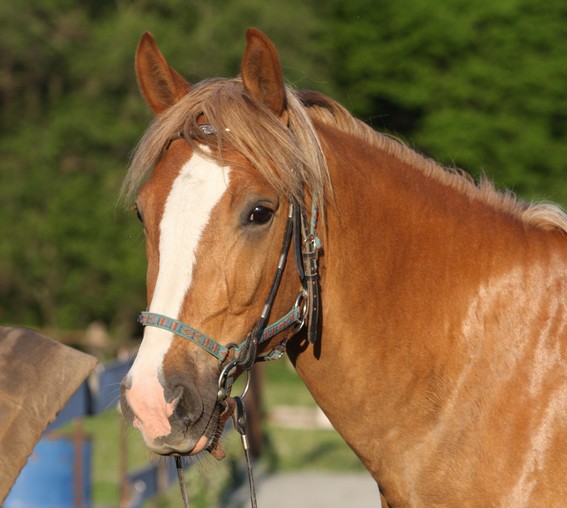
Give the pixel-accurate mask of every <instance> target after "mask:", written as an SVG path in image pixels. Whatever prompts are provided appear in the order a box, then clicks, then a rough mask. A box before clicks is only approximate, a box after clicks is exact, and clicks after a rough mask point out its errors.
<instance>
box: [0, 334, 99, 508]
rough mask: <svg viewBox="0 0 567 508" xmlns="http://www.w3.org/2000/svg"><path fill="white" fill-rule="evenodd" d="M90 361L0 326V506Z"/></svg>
mask: <svg viewBox="0 0 567 508" xmlns="http://www.w3.org/2000/svg"><path fill="white" fill-rule="evenodd" d="M95 365H96V359H95V358H94V357H93V356H91V355H87V354H85V353H81V352H80V351H77V350H76V349H73V348H70V347H68V346H65V345H63V344H60V343H59V342H56V341H54V340H53V339H50V338H49V337H45V336H43V335H40V334H38V333H36V332H34V331H32V330H29V329H26V328H7V327H1V326H0V506H1V505H2V503H3V501H4V499H5V498H6V496H7V495H8V492H9V491H10V488H11V487H12V485H13V483H14V482H15V481H16V478H17V477H18V474H19V473H20V471H21V469H22V468H23V467H24V465H25V464H26V461H27V458H28V457H29V456H30V455H31V453H32V451H33V448H34V447H35V445H36V443H37V442H38V441H39V439H40V437H41V435H42V433H43V431H44V430H45V428H46V427H47V426H48V425H49V424H50V423H51V422H52V421H53V420H55V417H56V415H57V413H58V412H59V411H60V410H61V409H62V408H63V406H64V405H65V403H66V402H67V400H69V398H70V397H71V395H73V393H74V392H75V391H76V390H77V388H78V387H79V386H80V384H81V383H82V382H83V381H84V380H85V378H86V377H87V376H88V375H89V373H90V372H91V370H92V369H93V368H94V366H95Z"/></svg>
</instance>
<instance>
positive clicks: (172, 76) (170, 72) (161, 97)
mask: <svg viewBox="0 0 567 508" xmlns="http://www.w3.org/2000/svg"><path fill="white" fill-rule="evenodd" d="M136 77H137V78H138V86H139V87H140V91H141V92H142V95H143V96H144V99H145V100H146V102H147V103H148V105H149V106H150V108H152V111H153V112H154V113H155V114H156V115H159V114H160V113H162V112H163V111H165V110H166V109H167V108H169V107H170V106H172V105H173V104H175V103H176V102H177V101H178V100H179V99H181V97H183V96H184V95H186V94H187V92H189V90H190V89H191V85H190V84H189V83H187V81H185V79H184V78H183V76H181V74H179V73H178V72H177V71H176V70H175V69H173V68H172V67H170V66H169V64H168V63H167V61H166V59H165V57H164V56H163V54H162V52H161V51H160V50H159V48H158V46H157V44H156V41H155V39H154V37H153V35H152V34H151V33H149V32H146V33H145V34H144V35H142V38H141V39H140V42H139V43H138V48H137V49H136Z"/></svg>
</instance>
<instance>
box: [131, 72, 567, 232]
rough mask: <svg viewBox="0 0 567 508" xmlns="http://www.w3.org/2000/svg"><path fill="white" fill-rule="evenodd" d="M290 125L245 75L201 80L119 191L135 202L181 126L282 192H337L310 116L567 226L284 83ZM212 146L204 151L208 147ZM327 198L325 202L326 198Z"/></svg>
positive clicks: (138, 156)
mask: <svg viewBox="0 0 567 508" xmlns="http://www.w3.org/2000/svg"><path fill="white" fill-rule="evenodd" d="M287 111H288V115H289V128H288V127H286V126H285V125H284V124H283V123H282V122H281V120H280V119H278V118H276V117H275V116H274V115H272V114H271V113H270V112H269V111H267V110H266V109H265V108H263V107H262V106H261V105H260V104H259V103H257V102H256V101H254V100H253V99H251V98H250V97H249V96H248V95H247V94H246V91H245V90H244V87H243V86H242V81H241V80H240V78H235V79H215V80H208V81H204V82H202V83H200V84H198V85H195V87H194V88H193V89H192V91H191V92H190V93H189V94H187V95H186V96H185V97H184V98H182V99H181V100H180V101H178V102H177V103H176V104H175V105H173V106H172V107H171V108H169V109H168V110H167V111H165V112H164V113H163V114H162V115H160V116H159V117H157V118H156V119H154V121H153V122H152V124H151V125H150V127H149V128H148V129H147V131H146V132H145V134H144V136H143V137H142V139H141V140H140V142H139V143H138V146H137V147H136V150H135V151H134V153H133V157H132V160H131V163H130V166H129V169H128V172H127V174H126V177H125V179H124V183H123V187H122V195H123V197H125V199H127V200H130V201H131V200H133V199H134V198H135V196H136V194H137V193H138V190H139V188H140V186H141V185H142V183H143V182H144V181H145V179H146V178H147V177H148V176H149V175H150V174H151V172H152V171H153V170H154V168H155V166H156V164H157V163H158V161H159V159H160V158H161V156H162V155H163V151H164V149H165V148H166V147H167V145H168V143H169V141H170V140H171V138H172V136H174V135H175V134H176V133H177V132H180V131H181V132H183V133H184V136H185V138H186V139H187V140H188V141H189V142H190V143H191V144H192V145H193V148H194V149H195V150H201V151H203V150H202V147H203V146H208V147H209V148H210V149H211V152H212V153H213V154H214V156H215V157H217V158H218V159H219V161H220V162H221V163H222V154H223V149H226V150H234V151H236V152H237V153H240V154H242V155H243V156H244V157H245V158H246V159H248V161H249V162H250V163H251V164H252V166H253V167H255V168H256V169H257V170H258V171H259V173H260V174H261V176H262V177H264V178H265V179H266V180H267V181H268V182H269V183H270V184H271V185H272V187H273V188H274V189H275V190H276V192H278V194H280V195H282V196H291V197H292V198H293V199H294V200H296V201H297V202H298V203H303V200H304V193H305V191H306V190H307V191H308V192H309V193H311V194H313V195H318V196H327V198H329V197H331V196H332V188H331V182H330V177H329V171H328V168H327V164H326V160H325V156H324V154H323V151H322V148H321V145H320V142H319V139H318V136H317V132H316V129H315V127H314V124H313V121H319V122H323V123H327V124H329V125H332V126H334V127H336V128H338V129H339V130H341V131H343V132H345V133H348V134H350V135H353V136H355V137H357V138H358V139H360V140H361V141H363V142H366V143H369V144H372V145H374V146H376V147H378V148H379V149H381V150H384V151H386V152H387V153H389V154H391V155H392V156H394V157H396V158H398V159H399V160H400V161H402V162H404V163H407V164H409V165H411V166H413V167H415V168H417V169H418V170H420V171H422V172H424V173H425V174H426V175H428V176H429V177H431V178H435V179H437V180H438V181H440V182H442V183H443V184H445V185H448V186H450V187H453V188H455V189H456V190H458V191H459V192H463V193H465V194H466V195H468V196H470V197H471V198H472V199H477V200H480V201H482V202H484V203H486V204H487V205H489V206H491V207H494V208H496V209H498V210H500V211H502V212H503V213H507V214H510V215H513V216H515V217H517V218H518V219H519V220H522V221H524V222H525V223H527V224H531V225H534V226H536V227H538V228H541V229H546V230H550V229H560V230H562V231H563V232H567V214H566V213H565V212H563V211H562V210H561V208H560V207H559V206H557V205H554V204H550V203H531V204H528V203H525V202H524V201H521V200H520V199H518V198H517V197H516V196H515V195H514V194H512V193H510V192H498V191H497V190H496V189H495V188H494V185H493V184H492V183H491V182H490V181H488V180H486V179H483V180H481V181H480V182H479V183H476V182H475V181H474V180H473V179H472V178H471V177H470V176H469V175H468V174H466V173H464V172H462V171H459V170H456V169H453V168H445V167H443V166H441V165H439V164H438V163H436V162H435V161H433V160H431V159H428V158H426V157H423V156H422V155H420V154H419V153H417V152H415V151H414V150H412V149H411V148H409V147H408V146H406V145H404V144H403V143H400V142H399V141H397V140H395V139H393V138H391V137H389V136H386V135H384V134H381V133H379V132H377V131H375V130H373V129H372V128H371V127H369V126H368V125H366V124H365V123H364V122H362V121H360V120H358V119H356V118H355V117H353V116H352V115H351V114H350V113H349V112H348V111H347V110H346V109H345V108H344V107H343V106H341V105H340V104H338V103H337V102H335V101H333V100H332V99H330V98H329V97H326V96H324V95H322V94H319V93H316V92H300V91H295V90H293V89H291V88H288V89H287ZM202 118H206V121H207V123H208V124H210V125H211V127H212V128H213V129H214V132H215V135H214V136H211V135H208V136H207V135H204V134H203V133H202V131H201V129H200V128H199V125H198V121H199V120H200V119H202ZM211 152H204V153H205V154H206V153H211ZM321 204H322V205H323V204H324V201H323V202H322V203H321Z"/></svg>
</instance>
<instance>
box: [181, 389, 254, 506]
mask: <svg viewBox="0 0 567 508" xmlns="http://www.w3.org/2000/svg"><path fill="white" fill-rule="evenodd" d="M247 388H248V386H247V387H246V389H245V392H244V393H243V395H242V396H237V397H233V400H234V402H235V406H234V412H233V413H232V421H233V424H234V428H235V429H236V431H237V432H238V433H239V434H240V440H241V442H242V449H243V450H244V457H245V459H246V469H247V473H248V487H249V489H250V504H251V507H252V508H258V504H257V501H256V486H255V484H254V471H253V469H252V458H251V456H250V446H249V443H248V421H247V419H246V409H245V407H244V402H243V400H242V397H243V396H244V395H245V394H246V391H247ZM175 467H176V469H177V479H178V481H179V488H180V489H181V498H182V499H183V507H184V508H189V497H188V496H187V489H186V488H185V480H184V479H183V462H182V460H181V457H175Z"/></svg>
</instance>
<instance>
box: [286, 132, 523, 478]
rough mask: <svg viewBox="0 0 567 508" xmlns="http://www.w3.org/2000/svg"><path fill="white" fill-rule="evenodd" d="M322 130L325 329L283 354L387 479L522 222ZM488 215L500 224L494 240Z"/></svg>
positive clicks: (442, 382) (455, 362)
mask: <svg viewBox="0 0 567 508" xmlns="http://www.w3.org/2000/svg"><path fill="white" fill-rule="evenodd" d="M324 134H325V138H324V141H325V142H326V143H325V144H326V146H327V147H332V149H333V151H334V152H333V153H329V154H328V155H329V164H330V170H331V176H332V180H333V186H334V189H335V203H334V204H330V205H329V206H328V209H327V234H326V238H325V240H324V253H323V256H322V259H321V266H322V276H321V286H322V307H323V320H322V333H321V336H320V344H319V345H317V346H316V348H314V349H313V350H312V349H311V348H308V349H307V350H306V351H305V352H303V353H300V352H299V351H298V350H294V349H293V348H292V349H291V351H290V357H291V358H292V361H294V363H295V365H296V368H297V370H298V372H299V374H300V375H301V377H302V378H303V380H304V382H305V384H306V385H307V387H308V388H309V389H310V391H311V392H312V394H313V396H314V398H315V400H316V401H317V403H318V404H319V405H320V406H321V408H322V409H323V410H324V411H325V412H326V413H327V415H328V416H329V418H330V420H331V422H332V423H333V425H334V426H335V428H336V429H337V430H338V431H339V432H340V433H341V434H342V436H343V437H344V438H345V440H346V441H347V442H348V443H349V444H350V446H351V447H352V448H353V449H354V450H355V452H356V453H357V454H358V455H359V457H360V458H361V459H362V461H363V462H364V463H365V465H366V467H367V468H368V469H369V470H370V471H371V473H372V474H373V475H374V477H375V478H377V479H378V478H379V479H380V481H382V478H385V477H387V475H388V474H391V471H393V470H395V469H396V466H395V464H394V463H395V461H396V460H397V459H398V458H399V457H398V456H396V454H402V453H403V452H404V450H403V447H404V446H405V444H404V439H405V442H406V443H408V446H413V445H415V443H416V440H417V441H419V439H420V436H421V434H422V433H427V432H428V431H429V430H430V429H429V425H430V421H431V420H432V419H434V418H435V412H436V411H437V410H438V408H439V398H441V399H443V398H447V399H448V398H449V397H450V390H451V386H452V384H453V383H454V381H455V378H456V377H458V375H457V374H455V373H456V372H459V371H460V370H462V369H463V365H465V364H466V362H467V357H468V354H469V351H468V350H467V348H466V347H465V346H463V345H462V344H460V343H459V341H460V340H461V335H462V328H463V326H465V325H466V319H467V316H466V313H467V310H468V311H470V309H469V303H470V300H471V295H473V294H477V292H478V287H479V284H480V282H479V281H480V278H481V277H485V276H486V274H487V273H491V274H496V272H497V270H498V266H495V265H494V259H493V257H492V254H490V253H492V252H494V251H497V252H500V253H501V257H502V255H503V254H502V253H503V252H506V251H508V252H512V251H513V245H514V242H515V241H517V236H518V234H519V230H521V228H520V227H516V228H515V227H514V226H513V224H512V226H510V224H506V221H507V220H509V219H507V218H506V217H504V216H502V217H500V216H499V215H498V214H497V213H495V211H494V210H490V209H489V207H487V206H486V205H483V204H482V203H478V204H476V203H470V202H469V201H470V200H468V198H466V197H464V196H459V195H458V193H457V191H455V190H454V189H450V188H448V187H447V186H444V185H442V184H441V183H440V182H436V181H434V180H432V179H431V178H429V177H427V176H426V175H424V174H423V173H420V172H419V171H418V170H416V169H415V168H411V167H409V166H407V165H404V163H401V162H400V161H399V160H397V159H395V158H394V157H392V156H390V155H388V154H386V153H385V152H382V151H380V150H379V149H377V148H373V147H369V146H363V145H360V144H359V145H358V146H357V145H356V143H355V142H354V141H353V140H350V141H349V140H348V139H347V140H346V141H345V139H343V138H342V137H341V136H340V135H339V133H338V132H333V131H332V129H329V130H328V131H327V130H325V131H324ZM369 159H370V160H369ZM465 203H466V205H465ZM487 221H489V222H488V224H491V227H497V228H498V227H501V228H502V231H499V232H498V234H497V235H493V236H494V239H492V237H489V238H487V236H490V235H486V231H485V230H486V228H487V226H488V224H487ZM499 222H501V223H502V224H499ZM490 242H494V245H490ZM492 247H494V249H492ZM508 255H511V254H508ZM472 258H474V260H473V259H472ZM393 464H394V465H393ZM408 474H409V473H408ZM393 481H394V482H395V481H397V480H393Z"/></svg>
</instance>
